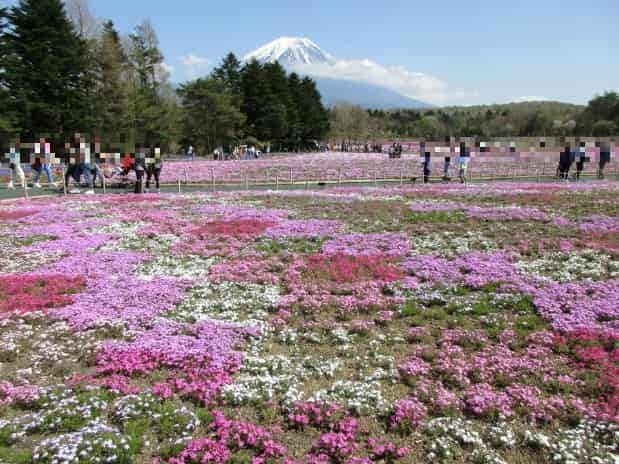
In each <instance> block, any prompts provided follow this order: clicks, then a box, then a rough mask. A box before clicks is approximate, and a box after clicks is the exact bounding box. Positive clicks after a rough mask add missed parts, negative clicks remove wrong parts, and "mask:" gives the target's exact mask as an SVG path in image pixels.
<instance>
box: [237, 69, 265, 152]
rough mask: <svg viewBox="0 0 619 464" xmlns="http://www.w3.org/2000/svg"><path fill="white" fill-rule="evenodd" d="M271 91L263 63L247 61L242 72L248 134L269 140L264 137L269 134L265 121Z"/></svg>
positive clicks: (243, 100)
mask: <svg viewBox="0 0 619 464" xmlns="http://www.w3.org/2000/svg"><path fill="white" fill-rule="evenodd" d="M270 91H271V89H270V87H269V85H268V82H266V79H265V76H264V73H263V72H262V65H261V64H260V63H258V62H257V61H256V60H252V61H250V62H249V63H246V64H245V66H243V70H242V72H241V92H242V102H241V111H242V112H243V113H244V114H245V116H246V118H247V123H246V126H245V132H246V134H247V135H252V136H254V137H256V138H258V139H260V140H268V137H267V138H266V139H265V138H263V137H265V136H267V135H268V134H265V132H264V125H263V121H264V119H265V117H266V112H265V101H266V100H267V99H268V98H270V97H269V92H270Z"/></svg>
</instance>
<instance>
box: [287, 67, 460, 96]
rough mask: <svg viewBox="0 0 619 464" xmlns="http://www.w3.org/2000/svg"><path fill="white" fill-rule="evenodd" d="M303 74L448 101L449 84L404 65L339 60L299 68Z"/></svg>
mask: <svg viewBox="0 0 619 464" xmlns="http://www.w3.org/2000/svg"><path fill="white" fill-rule="evenodd" d="M296 69H297V70H298V71H299V72H301V73H306V74H310V75H313V76H316V77H328V78H333V79H341V80H351V81H358V82H366V83H369V84H374V85H379V86H382V87H386V88H388V89H390V90H394V91H396V92H400V93H402V94H404V95H406V96H407V97H410V98H415V99H419V100H422V101H425V102H428V103H434V104H437V105H440V104H444V103H445V102H446V101H447V100H448V98H449V94H448V93H447V87H448V86H447V83H446V82H443V81H441V80H440V79H438V78H436V77H434V76H430V75H428V74H425V73H421V72H412V71H409V70H407V69H406V68H405V67H404V66H391V67H386V66H382V65H380V64H378V63H376V62H374V61H372V60H368V59H365V60H350V61H349V60H337V61H334V62H333V63H324V64H309V65H299V66H297V67H296Z"/></svg>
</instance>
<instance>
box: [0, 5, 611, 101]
mask: <svg viewBox="0 0 619 464" xmlns="http://www.w3.org/2000/svg"><path fill="white" fill-rule="evenodd" d="M14 3H16V1H14V0H0V4H4V5H7V4H14ZM89 4H90V7H91V9H92V11H93V13H94V14H95V16H97V17H99V18H110V19H112V20H113V21H114V23H115V24H116V26H117V28H118V29H119V30H120V31H121V32H122V33H127V32H130V31H131V29H132V28H133V27H134V26H135V25H136V24H137V23H139V22H140V21H141V20H142V19H146V18H149V19H150V20H151V21H152V23H153V25H154V26H155V29H156V31H157V33H158V36H159V40H160V44H161V48H162V50H163V53H164V55H165V59H166V63H167V64H168V65H169V66H171V69H172V79H173V80H174V81H183V80H185V79H187V78H190V77H194V76H197V75H199V74H202V73H206V72H207V71H208V70H209V69H210V68H211V67H212V66H213V64H216V63H217V62H218V61H220V59H221V58H222V56H223V55H224V54H225V53H227V52H228V51H234V52H235V53H237V55H240V56H242V55H244V54H246V53H248V52H250V51H252V50H254V49H255V48H257V47H258V46H260V45H263V44H264V43H266V42H269V41H271V40H273V39H275V38H277V37H280V36H300V37H308V38H310V39H312V40H313V41H314V42H315V43H317V44H318V45H319V46H320V47H321V48H323V49H324V50H325V51H327V52H329V53H330V54H332V55H334V56H335V57H337V58H338V59H340V60H352V61H353V62H355V60H364V59H368V60H371V61H372V64H373V65H375V66H378V67H380V68H381V69H382V70H383V71H385V70H387V72H393V75H394V80H396V81H397V79H399V78H400V77H402V78H403V79H405V78H406V76H407V75H408V76H410V75H411V74H413V75H415V76H421V79H422V83H421V84H419V85H417V87H415V88H412V89H411V92H412V91H415V92H418V93H419V95H417V96H418V97H420V98H421V99H423V97H424V96H428V95H430V94H431V95H432V97H429V98H434V96H436V98H435V101H434V103H440V104H477V103H499V102H507V101H513V100H514V99H517V98H520V97H543V98H546V99H552V100H560V101H566V102H574V103H586V102H587V100H588V99H590V98H591V97H592V96H593V95H594V94H596V93H599V92H602V91H604V90H619V59H618V58H617V57H618V56H619V0H589V1H584V0H580V1H576V0H537V1H531V0H511V1H502V0H479V1H475V0H468V1H466V0H465V1H458V0H453V1H446V0H436V1H433V2H418V1H414V0H304V1H301V0H262V1H256V0H254V1H249V0H227V1H210V0H177V1H175V2H170V1H163V0H89ZM189 57H193V59H191V58H189ZM205 60H207V61H206V63H205V62H204V61H205ZM392 68H395V69H392ZM414 73H422V74H419V75H418V74H414ZM424 76H426V77H427V78H428V82H430V84H429V85H438V87H440V89H439V90H438V93H437V89H430V90H428V89H424V88H423V87H424V84H423V78H424ZM437 83H438V84H437ZM395 85H396V86H397V82H396V83H395ZM403 85H404V84H403ZM409 93H410V92H409ZM439 94H440V96H438V95H439ZM439 100H440V101H439Z"/></svg>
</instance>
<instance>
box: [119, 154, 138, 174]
mask: <svg viewBox="0 0 619 464" xmlns="http://www.w3.org/2000/svg"><path fill="white" fill-rule="evenodd" d="M134 164H135V160H134V159H133V158H132V157H131V154H129V153H125V157H124V158H123V172H122V174H123V176H126V175H127V174H129V173H130V172H131V170H132V169H133V165H134Z"/></svg>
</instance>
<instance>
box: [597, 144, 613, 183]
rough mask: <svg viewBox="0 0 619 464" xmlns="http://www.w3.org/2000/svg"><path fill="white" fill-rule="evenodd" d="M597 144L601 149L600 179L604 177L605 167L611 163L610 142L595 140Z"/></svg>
mask: <svg viewBox="0 0 619 464" xmlns="http://www.w3.org/2000/svg"><path fill="white" fill-rule="evenodd" d="M595 146H596V147H598V148H599V149H600V160H599V165H598V179H604V168H605V167H606V165H607V164H608V163H610V142H595Z"/></svg>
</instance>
